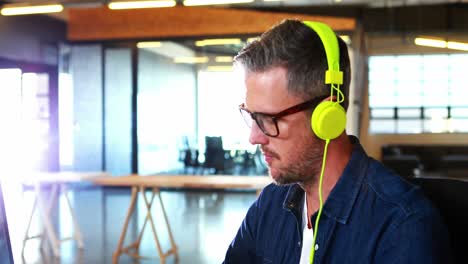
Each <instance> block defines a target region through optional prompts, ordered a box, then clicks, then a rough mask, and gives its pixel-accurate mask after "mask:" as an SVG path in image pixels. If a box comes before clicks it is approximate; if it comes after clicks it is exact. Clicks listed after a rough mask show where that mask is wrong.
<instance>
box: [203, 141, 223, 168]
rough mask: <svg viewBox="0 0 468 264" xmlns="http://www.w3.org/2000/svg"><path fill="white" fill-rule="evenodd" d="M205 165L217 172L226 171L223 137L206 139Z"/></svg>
mask: <svg viewBox="0 0 468 264" xmlns="http://www.w3.org/2000/svg"><path fill="white" fill-rule="evenodd" d="M205 146H206V149H205V163H204V167H206V168H213V169H215V171H216V172H219V171H223V170H224V167H225V166H224V165H225V164H224V162H225V158H224V148H223V139H222V138H221V137H208V136H207V137H205Z"/></svg>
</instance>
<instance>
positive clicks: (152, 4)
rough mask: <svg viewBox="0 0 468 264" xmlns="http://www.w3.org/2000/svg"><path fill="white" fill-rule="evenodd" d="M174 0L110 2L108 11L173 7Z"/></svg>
mask: <svg viewBox="0 0 468 264" xmlns="http://www.w3.org/2000/svg"><path fill="white" fill-rule="evenodd" d="M175 5H176V1H175V0H159V1H128V2H111V3H109V5H108V7H109V9H135V8H161V7H173V6H175Z"/></svg>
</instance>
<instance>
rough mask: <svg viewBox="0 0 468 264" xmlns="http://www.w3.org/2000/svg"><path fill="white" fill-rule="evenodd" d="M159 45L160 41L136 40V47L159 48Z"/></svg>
mask: <svg viewBox="0 0 468 264" xmlns="http://www.w3.org/2000/svg"><path fill="white" fill-rule="evenodd" d="M159 47H161V42H159V41H145V42H138V43H137V48H139V49H145V48H159Z"/></svg>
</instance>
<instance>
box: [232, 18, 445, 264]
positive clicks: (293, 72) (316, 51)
mask: <svg viewBox="0 0 468 264" xmlns="http://www.w3.org/2000/svg"><path fill="white" fill-rule="evenodd" d="M333 35H334V34H333ZM338 46H339V54H340V55H339V60H340V62H339V63H340V69H341V71H343V78H342V79H343V81H342V86H341V87H340V90H341V92H342V93H343V94H344V100H339V96H336V94H335V96H331V93H330V85H327V84H325V81H324V76H325V71H326V70H327V69H328V65H327V56H326V52H325V49H324V44H323V43H322V40H321V38H320V36H319V35H318V34H317V32H316V31H314V30H313V29H312V28H311V27H310V26H307V25H305V24H304V23H303V22H301V21H296V20H285V21H283V22H282V23H280V24H279V25H276V26H275V27H273V28H272V29H270V30H269V31H267V32H265V33H264V34H263V35H262V36H261V38H260V39H259V40H257V41H254V42H252V43H250V44H248V45H247V46H246V47H244V48H243V49H242V50H241V51H240V52H239V54H238V56H237V57H236V58H235V63H236V66H238V67H240V68H241V70H242V72H243V76H244V79H243V83H244V84H245V88H246V96H245V103H244V104H243V105H241V107H240V109H241V113H242V114H243V116H244V118H245V119H246V122H247V123H248V125H250V126H251V132H250V138H249V141H250V143H252V144H258V145H260V147H261V149H262V152H263V154H264V156H265V161H266V162H267V164H268V168H269V174H270V176H271V177H272V179H273V180H274V182H275V184H271V185H269V186H267V187H265V189H264V190H263V191H262V193H261V195H260V196H259V197H258V199H257V201H255V203H254V204H253V205H252V206H251V207H250V209H249V210H248V212H247V215H246V217H245V219H244V221H243V222H242V225H241V226H240V228H239V231H238V233H237V235H236V237H235V238H234V240H233V241H232V243H231V244H230V246H229V248H228V250H227V253H226V258H225V261H224V262H225V263H242V264H244V263H294V264H296V263H310V262H311V261H310V260H311V258H313V263H339V264H342V263H450V258H451V256H450V250H449V248H450V245H449V242H448V235H447V231H446V228H445V226H444V225H443V223H442V220H441V218H440V216H439V214H438V212H437V211H436V210H435V209H434V208H433V207H432V206H431V204H430V203H429V202H428V200H427V199H426V198H424V196H423V194H422V192H421V190H420V189H419V188H417V187H415V186H413V185H410V184H409V183H407V182H406V181H404V180H403V179H402V178H401V177H399V176H398V175H395V174H393V173H392V172H391V171H389V170H387V169H386V168H384V167H383V166H382V165H381V164H380V163H379V162H377V161H375V160H373V159H372V158H370V157H368V156H367V155H366V153H365V152H364V150H363V148H362V146H361V145H360V143H359V140H358V139H357V138H356V137H353V136H348V135H346V132H342V133H341V134H340V135H338V136H337V138H335V139H333V140H331V141H330V143H329V144H328V153H327V155H326V165H325V167H324V174H323V183H322V188H321V192H322V196H323V201H324V204H323V212H322V214H321V218H320V220H319V224H318V228H317V225H316V226H314V223H315V221H316V218H317V211H319V209H320V201H319V200H320V199H319V192H318V189H319V182H320V181H319V178H320V175H321V169H322V159H323V157H324V147H325V141H324V140H322V139H320V138H319V137H317V135H316V133H314V132H313V130H312V129H311V114H312V112H313V111H314V108H315V107H316V106H317V105H318V104H319V103H320V102H321V101H324V100H332V101H338V102H341V105H342V106H343V109H346V108H347V105H348V101H347V95H348V90H349V83H350V63H349V58H348V52H347V47H346V44H345V43H344V42H343V41H342V40H341V39H338ZM304 102H306V103H305V104H302V103H304ZM285 109H288V110H287V111H283V110H285ZM277 113H281V114H277ZM313 229H317V230H313ZM314 231H317V233H316V238H315V243H313V241H314V233H313V232H314ZM312 250H314V252H312ZM312 253H313V254H312ZM311 256H312V257H311Z"/></svg>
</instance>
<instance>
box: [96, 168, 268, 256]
mask: <svg viewBox="0 0 468 264" xmlns="http://www.w3.org/2000/svg"><path fill="white" fill-rule="evenodd" d="M92 182H93V183H94V184H98V185H103V186H120V187H125V186H127V187H131V188H132V195H131V200H130V206H129V207H128V210H127V216H126V217H125V223H124V226H123V227H122V232H121V233H120V238H119V242H118V244H117V249H116V251H115V252H114V254H113V256H112V263H114V264H116V263H118V260H119V257H120V256H121V255H122V254H127V255H129V256H132V257H134V258H146V257H143V256H141V255H140V254H139V252H138V251H139V247H140V242H141V238H142V237H143V233H144V230H145V227H146V224H147V222H149V223H150V227H151V231H152V233H153V238H154V240H155V244H156V248H157V250H158V255H159V259H160V260H161V263H163V264H164V263H166V258H167V257H168V256H170V255H174V257H175V258H176V262H177V261H178V250H177V246H176V244H175V242H174V237H173V235H172V231H171V227H170V224H169V220H168V218H167V214H166V211H165V209H164V204H163V201H162V199H161V194H160V189H161V188H191V189H255V190H257V194H258V193H259V192H260V191H261V190H262V189H263V188H264V187H265V186H266V185H268V184H270V183H271V182H272V180H271V179H270V177H267V176H238V175H235V176H228V175H219V176H204V175H200V176H193V175H156V176H138V175H136V174H134V175H129V176H121V177H100V178H95V179H92ZM147 189H151V197H150V198H149V199H148V197H147V196H146V195H145V191H146V190H147ZM138 193H141V196H142V197H143V200H144V202H145V205H146V210H147V212H146V218H145V221H144V223H143V226H142V228H141V230H140V232H139V235H138V237H137V240H136V241H135V242H133V243H131V244H130V245H129V246H125V247H124V245H123V242H124V239H125V235H126V233H127V229H128V223H129V221H130V218H131V216H132V214H133V212H134V209H135V204H136V200H137V197H138ZM155 196H157V197H158V200H159V203H160V205H161V209H162V212H163V216H164V221H165V222H166V227H167V230H168V234H169V239H170V243H171V248H170V249H169V250H167V251H166V252H164V251H163V250H162V248H161V244H160V243H159V239H158V235H157V233H156V228H155V226H154V220H153V216H152V214H151V207H152V205H153V201H154V197H155Z"/></svg>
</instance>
